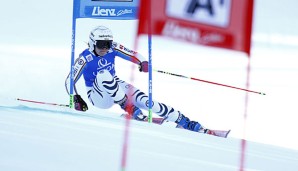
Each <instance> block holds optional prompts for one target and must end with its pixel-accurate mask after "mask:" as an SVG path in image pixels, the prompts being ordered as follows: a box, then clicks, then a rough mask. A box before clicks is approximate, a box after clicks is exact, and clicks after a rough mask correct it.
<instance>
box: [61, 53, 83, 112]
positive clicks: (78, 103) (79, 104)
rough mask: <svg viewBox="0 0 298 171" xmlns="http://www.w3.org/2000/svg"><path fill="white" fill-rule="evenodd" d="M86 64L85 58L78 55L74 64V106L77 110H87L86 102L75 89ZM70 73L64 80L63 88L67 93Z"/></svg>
mask: <svg viewBox="0 0 298 171" xmlns="http://www.w3.org/2000/svg"><path fill="white" fill-rule="evenodd" d="M85 65H86V60H85V58H84V57H83V56H80V57H79V58H78V59H77V60H76V61H75V64H74V73H73V74H74V85H73V87H74V92H75V95H74V107H75V109H76V110H79V111H86V110H88V106H87V104H86V102H85V101H84V100H83V99H82V98H81V96H80V95H79V93H78V91H77V89H76V83H77V81H78V80H79V78H80V77H81V76H82V73H83V69H84V67H85ZM69 84H70V73H69V74H68V76H67V78H66V81H65V88H66V92H67V93H68V94H69V90H70V86H69Z"/></svg>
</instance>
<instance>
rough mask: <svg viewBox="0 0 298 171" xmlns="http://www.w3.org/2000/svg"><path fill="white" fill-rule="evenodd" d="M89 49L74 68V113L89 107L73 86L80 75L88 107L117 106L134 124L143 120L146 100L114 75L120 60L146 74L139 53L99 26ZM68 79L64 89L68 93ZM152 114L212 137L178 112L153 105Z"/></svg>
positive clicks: (141, 93)
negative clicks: (129, 63) (114, 38)
mask: <svg viewBox="0 0 298 171" xmlns="http://www.w3.org/2000/svg"><path fill="white" fill-rule="evenodd" d="M88 45H89V47H88V48H87V49H85V50H84V51H83V52H82V53H81V54H80V55H79V58H78V59H77V60H76V61H75V64H74V92H75V95H74V106H75V109H76V110H79V111H86V110H88V106H87V104H86V102H85V101H84V100H83V99H82V98H81V96H80V95H79V93H78V92H77V89H76V88H75V83H76V82H77V81H78V79H79V78H80V77H81V75H83V77H84V80H85V85H86V89H87V95H88V99H89V101H90V103H91V104H92V105H94V106H96V107H98V108H101V109H107V108H110V107H112V105H114V104H118V105H119V106H120V107H121V108H122V109H123V110H124V111H126V112H128V113H130V114H132V118H133V119H135V120H145V119H147V116H145V115H143V113H142V110H141V109H148V106H147V104H148V101H149V98H148V96H147V95H146V94H145V93H143V92H142V91H141V90H139V89H137V88H136V87H134V86H133V85H131V84H128V83H126V82H125V81H123V80H121V79H119V78H118V77H117V75H116V71H115V57H116V56H118V57H121V58H123V59H125V60H127V61H130V62H132V63H135V64H137V65H138V66H139V71H140V72H148V61H146V60H145V59H144V57H143V56H142V55H140V54H139V53H137V52H135V51H133V50H130V49H128V48H126V47H124V46H123V45H121V44H119V43H116V42H114V41H113V35H112V32H111V30H110V29H109V28H107V27H105V26H98V27H96V28H95V29H93V30H92V31H91V33H90V35H89V42H88ZM67 84H69V75H68V77H67V79H66V89H67V92H68V93H69V91H68V90H69V86H68V85H67ZM152 104H153V105H152V112H153V113H156V114H157V115H159V116H160V117H163V118H164V119H166V120H167V121H171V122H175V123H176V124H177V125H178V126H179V127H183V128H184V129H188V130H190V131H195V132H201V133H208V134H213V131H211V130H209V129H205V128H204V127H202V126H201V124H200V123H198V122H195V121H190V120H189V118H188V117H186V116H185V115H183V114H182V113H181V112H180V111H178V110H175V109H174V108H172V107H170V106H168V105H165V104H163V103H160V102H157V101H153V102H152Z"/></svg>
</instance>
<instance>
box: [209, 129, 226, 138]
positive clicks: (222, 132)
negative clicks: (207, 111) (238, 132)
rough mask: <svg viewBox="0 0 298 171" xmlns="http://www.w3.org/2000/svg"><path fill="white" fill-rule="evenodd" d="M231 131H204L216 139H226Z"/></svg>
mask: <svg viewBox="0 0 298 171" xmlns="http://www.w3.org/2000/svg"><path fill="white" fill-rule="evenodd" d="M230 132H231V130H212V129H206V130H205V131H204V133H205V134H209V135H214V136H217V137H222V138H227V137H228V135H229V133H230Z"/></svg>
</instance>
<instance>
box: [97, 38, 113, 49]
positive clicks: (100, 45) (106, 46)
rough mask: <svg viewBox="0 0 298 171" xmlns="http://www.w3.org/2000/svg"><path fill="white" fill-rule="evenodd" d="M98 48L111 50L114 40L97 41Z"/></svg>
mask: <svg viewBox="0 0 298 171" xmlns="http://www.w3.org/2000/svg"><path fill="white" fill-rule="evenodd" d="M96 47H97V48H98V49H110V48H111V47H112V40H97V41H96Z"/></svg>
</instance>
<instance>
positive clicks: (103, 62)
mask: <svg viewBox="0 0 298 171" xmlns="http://www.w3.org/2000/svg"><path fill="white" fill-rule="evenodd" d="M97 64H98V67H97V72H96V73H95V72H93V75H94V76H96V75H97V73H98V72H100V71H101V70H103V69H105V70H108V71H111V70H113V69H114V68H115V66H114V64H112V63H111V62H108V61H107V60H106V59H105V58H101V59H100V60H99V61H98V63H97Z"/></svg>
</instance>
